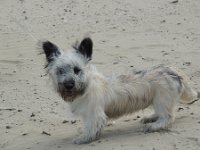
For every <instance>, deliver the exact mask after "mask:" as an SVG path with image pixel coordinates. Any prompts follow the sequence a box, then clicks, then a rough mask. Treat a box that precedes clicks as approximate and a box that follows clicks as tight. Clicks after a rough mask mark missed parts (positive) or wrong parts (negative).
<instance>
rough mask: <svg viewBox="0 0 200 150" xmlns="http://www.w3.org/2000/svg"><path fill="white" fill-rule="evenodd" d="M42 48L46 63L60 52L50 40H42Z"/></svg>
mask: <svg viewBox="0 0 200 150" xmlns="http://www.w3.org/2000/svg"><path fill="white" fill-rule="evenodd" d="M42 48H43V50H44V53H45V55H46V59H47V61H48V63H50V62H52V61H54V59H55V58H56V57H58V56H59V55H60V54H61V53H60V51H59V48H58V47H57V46H56V45H55V44H53V43H51V42H50V41H45V42H43V43H42Z"/></svg>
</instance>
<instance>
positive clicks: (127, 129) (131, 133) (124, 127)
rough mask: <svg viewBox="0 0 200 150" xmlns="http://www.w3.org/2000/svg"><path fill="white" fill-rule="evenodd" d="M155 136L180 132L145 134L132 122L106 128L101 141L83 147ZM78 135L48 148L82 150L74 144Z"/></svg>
mask: <svg viewBox="0 0 200 150" xmlns="http://www.w3.org/2000/svg"><path fill="white" fill-rule="evenodd" d="M182 119H183V118H178V120H182ZM155 134H160V135H163V134H178V131H176V129H175V130H174V129H172V130H163V131H160V132H152V133H144V132H143V124H141V123H140V122H139V121H137V122H132V121H130V122H129V123H119V124H114V125H112V126H109V127H105V129H104V131H103V133H102V135H101V137H100V139H98V140H96V141H93V142H91V143H87V144H82V145H81V146H84V147H85V148H87V147H88V148H89V147H90V148H91V146H97V145H99V146H100V145H101V144H105V143H107V142H112V141H120V139H124V141H126V139H129V138H130V137H131V139H132V140H133V141H134V139H137V140H138V139H141V140H142V139H143V138H144V137H147V136H148V137H151V136H154V135H155ZM77 135H78V134H77V133H74V134H72V135H68V137H66V138H65V137H63V138H62V137H61V138H56V139H54V140H53V141H49V144H48V147H54V149H56V148H58V149H59V150H62V149H65V148H66V147H67V148H68V149H70V148H71V149H80V145H79V146H75V144H73V142H72V141H73V138H75V137H76V136H77Z"/></svg>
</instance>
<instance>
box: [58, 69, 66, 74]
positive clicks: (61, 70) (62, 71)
mask: <svg viewBox="0 0 200 150" xmlns="http://www.w3.org/2000/svg"><path fill="white" fill-rule="evenodd" d="M64 73H65V69H64V68H58V69H57V74H64Z"/></svg>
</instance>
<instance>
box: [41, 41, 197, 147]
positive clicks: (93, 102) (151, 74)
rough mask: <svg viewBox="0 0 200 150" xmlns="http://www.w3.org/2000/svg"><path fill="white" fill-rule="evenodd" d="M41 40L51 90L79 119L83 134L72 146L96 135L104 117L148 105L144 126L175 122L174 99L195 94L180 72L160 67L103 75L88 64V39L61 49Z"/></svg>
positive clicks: (163, 126)
mask: <svg viewBox="0 0 200 150" xmlns="http://www.w3.org/2000/svg"><path fill="white" fill-rule="evenodd" d="M42 44H43V45H42V47H43V50H44V53H45V54H46V59H47V71H48V73H49V75H50V77H51V79H52V81H53V85H54V87H55V90H56V91H57V92H58V93H59V94H60V95H61V97H62V98H63V99H64V100H65V101H66V102H69V104H70V106H71V111H72V112H73V113H74V114H76V115H78V116H81V117H82V119H83V122H84V128H83V133H82V134H81V135H80V137H78V138H77V139H75V140H74V143H76V144H82V143H88V142H90V141H92V140H95V139H97V138H99V136H100V134H101V132H102V130H103V127H104V126H105V124H106V120H107V119H109V118H118V117H120V116H123V115H126V114H130V113H133V112H135V111H138V110H141V109H145V108H147V107H148V106H150V105H153V108H154V110H155V113H154V114H153V115H152V116H150V117H148V118H144V119H143V120H142V122H143V123H144V124H145V126H144V127H145V129H144V130H145V131H146V132H151V131H158V130H162V129H167V128H168V127H169V125H170V124H171V123H172V122H173V121H174V106H175V103H176V101H177V100H178V99H182V100H183V101H185V102H189V101H192V100H194V99H195V98H197V97H199V93H197V92H195V91H194V90H193V89H191V88H190V87H189V86H188V83H187V82H186V80H185V77H184V76H183V75H182V74H181V73H179V72H178V71H177V70H175V69H173V68H171V67H165V66H163V65H159V66H155V67H153V68H150V69H148V70H140V71H136V70H133V71H131V72H129V73H127V74H121V75H116V76H110V77H105V76H104V75H102V74H101V73H99V72H98V71H97V69H96V68H95V67H94V66H93V65H91V64H90V63H89V61H90V60H91V58H92V48H93V43H92V40H91V39H90V38H84V39H83V40H82V42H81V43H80V44H76V45H75V46H74V47H73V48H71V49H70V50H68V51H66V52H64V51H62V50H61V49H59V48H58V47H57V46H56V45H54V44H53V43H51V42H49V41H46V42H43V43H42Z"/></svg>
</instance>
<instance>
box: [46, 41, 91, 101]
mask: <svg viewBox="0 0 200 150" xmlns="http://www.w3.org/2000/svg"><path fill="white" fill-rule="evenodd" d="M42 48H43V50H44V53H45V55H46V60H47V71H48V73H49V75H50V77H51V78H52V80H53V84H54V86H55V88H56V90H57V92H58V93H59V94H60V95H61V96H62V98H63V99H64V100H65V101H68V102H71V101H73V100H74V99H75V98H76V97H77V96H79V95H82V94H83V93H84V91H85V89H86V88H87V84H88V77H87V73H86V68H87V64H88V62H89V61H90V60H91V58H92V48H93V43H92V40H91V39H90V38H84V39H83V40H82V41H81V43H80V44H76V45H75V46H74V47H73V48H72V49H70V50H69V51H66V52H64V51H62V50H61V49H59V48H58V47H57V46H56V45H55V44H53V43H51V42H50V41H45V42H43V43H42Z"/></svg>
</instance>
